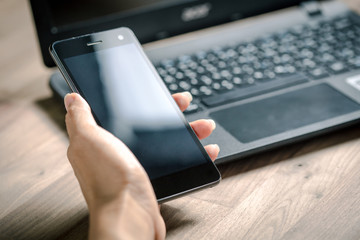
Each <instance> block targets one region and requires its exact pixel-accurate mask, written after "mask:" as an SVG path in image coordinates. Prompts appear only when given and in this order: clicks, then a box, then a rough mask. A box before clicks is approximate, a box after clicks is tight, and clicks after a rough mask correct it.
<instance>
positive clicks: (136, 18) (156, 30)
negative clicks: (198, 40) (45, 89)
mask: <svg viewBox="0 0 360 240" xmlns="http://www.w3.org/2000/svg"><path fill="white" fill-rule="evenodd" d="M47 1H48V0H30V5H31V9H32V12H33V17H34V22H35V25H36V30H37V35H38V40H39V44H40V49H41V53H42V57H43V61H44V64H45V65H46V66H48V67H53V66H55V64H54V62H53V60H52V59H51V57H50V54H49V51H48V48H49V46H50V44H51V43H53V42H54V41H57V40H61V39H65V38H70V37H74V36H78V35H83V34H88V33H92V32H97V31H104V30H108V29H112V28H116V27H120V26H125V27H129V28H131V29H132V30H133V31H134V32H135V34H136V36H137V38H138V39H139V41H140V42H141V43H142V44H143V43H147V42H151V41H155V40H158V39H161V38H166V37H171V36H176V35H179V34H182V33H186V32H191V31H195V30H199V29H202V28H206V27H211V26H215V25H219V24H223V23H226V22H230V21H234V20H238V19H243V18H246V17H251V16H255V15H258V14H262V13H266V12H270V11H275V10H278V9H282V8H286V7H290V6H294V5H297V4H300V3H301V2H302V0H272V1H263V0H252V1H231V0H209V1H205V0H194V1H189V0H184V2H183V3H178V4H174V5H169V6H168V7H166V8H164V7H162V8H160V7H159V8H154V7H153V8H151V9H149V10H148V11H142V12H140V13H136V12H135V13H134V14H126V16H124V15H122V14H120V13H119V15H118V17H115V18H112V20H110V21H98V22H97V21H88V22H87V24H81V25H77V26H75V25H74V27H72V28H70V29H69V30H64V31H54V26H53V25H52V15H51V11H50V8H49V7H48V4H47ZM199 6H208V8H209V9H208V10H209V14H207V15H206V16H204V17H200V18H195V19H193V20H190V21H184V20H182V18H181V15H182V14H183V13H184V11H186V10H189V9H191V8H194V7H195V8H196V7H199ZM149 23H151V24H149ZM149 26H150V27H149Z"/></svg>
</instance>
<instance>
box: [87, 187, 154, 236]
mask: <svg viewBox="0 0 360 240" xmlns="http://www.w3.org/2000/svg"><path fill="white" fill-rule="evenodd" d="M89 217H90V228H89V239H90V240H93V239H105V240H107V239H154V235H155V230H154V226H153V223H152V219H151V217H150V216H149V215H148V214H147V212H145V211H144V210H143V208H141V206H139V205H138V203H137V202H136V201H135V200H134V199H133V198H132V197H131V196H130V195H129V194H126V193H125V194H124V195H123V196H122V198H121V199H118V200H115V201H111V202H106V203H102V204H94V205H92V207H91V209H90V208H89Z"/></svg>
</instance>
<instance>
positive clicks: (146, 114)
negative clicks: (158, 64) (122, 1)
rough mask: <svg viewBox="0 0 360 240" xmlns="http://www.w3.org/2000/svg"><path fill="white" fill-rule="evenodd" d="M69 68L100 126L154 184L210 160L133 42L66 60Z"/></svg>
mask: <svg viewBox="0 0 360 240" xmlns="http://www.w3.org/2000/svg"><path fill="white" fill-rule="evenodd" d="M64 64H65V67H66V68H67V69H68V71H69V74H70V75H71V76H72V78H73V79H74V80H75V81H76V84H77V88H78V89H79V92H81V94H82V95H83V96H84V98H85V99H86V100H87V101H88V103H89V105H90V106H91V108H92V111H93V113H94V115H95V118H96V119H97V121H98V123H99V124H100V125H101V126H102V127H103V128H105V129H107V130H108V131H110V132H111V133H113V134H114V135H115V136H117V137H118V138H119V139H121V140H122V141H123V142H125V144H126V145H127V146H128V147H129V148H130V149H131V151H132V152H133V153H134V155H135V156H136V157H137V158H138V159H139V161H140V162H141V164H142V165H143V167H144V168H145V170H146V172H147V174H148V175H149V177H150V179H155V178H159V177H162V176H165V175H169V174H172V173H175V172H179V171H182V170H185V169H187V168H191V167H193V166H197V165H201V164H204V163H206V162H208V161H209V159H208V158H206V157H205V156H204V154H203V153H202V151H200V148H199V147H202V146H201V145H200V143H199V142H198V140H197V139H196V140H195V139H194V134H191V133H190V132H189V131H192V129H190V127H189V126H187V125H185V123H184V120H183V118H182V117H181V116H180V114H179V111H178V110H177V109H176V106H175V105H174V103H173V102H172V101H169V98H170V97H169V95H168V93H166V92H165V90H164V89H163V86H162V85H161V82H160V81H161V80H160V79H158V77H157V76H156V75H155V74H154V72H153V70H152V69H151V68H150V66H149V64H148V62H147V61H146V60H145V59H144V56H143V55H142V54H141V52H140V51H139V49H138V47H137V46H136V45H135V44H134V43H128V44H125V45H120V46H116V47H112V48H108V49H103V50H98V51H94V52H90V53H86V54H81V55H77V56H72V57H68V58H64ZM199 145H200V146H199Z"/></svg>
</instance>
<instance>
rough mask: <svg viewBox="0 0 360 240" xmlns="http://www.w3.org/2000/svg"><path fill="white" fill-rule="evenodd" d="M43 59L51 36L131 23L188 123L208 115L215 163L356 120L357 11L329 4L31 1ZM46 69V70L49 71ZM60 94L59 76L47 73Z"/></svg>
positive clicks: (359, 90) (359, 86) (359, 104)
mask: <svg viewBox="0 0 360 240" xmlns="http://www.w3.org/2000/svg"><path fill="white" fill-rule="evenodd" d="M30 4H31V7H32V12H33V16H34V22H35V25H36V29H37V33H38V38H39V44H40V48H41V52H42V56H43V60H44V64H45V65H46V66H48V67H53V66H55V64H54V63H53V62H52V60H51V58H50V55H49V52H48V47H49V45H50V43H52V42H53V41H55V40H59V39H63V38H68V37H72V36H76V35H80V34H86V33H90V32H96V31H102V30H107V29H111V28H115V27H120V26H127V27H129V28H131V29H132V30H133V31H134V32H135V34H136V36H137V37H138V38H139V40H140V42H141V43H142V44H143V46H144V48H145V51H146V53H147V55H148V56H149V58H150V59H151V61H152V62H153V64H154V66H155V67H156V69H157V71H158V73H159V74H160V76H161V77H162V79H163V80H164V82H165V83H166V85H167V86H168V88H169V90H170V92H172V93H175V92H181V91H189V92H191V93H192V95H193V97H194V100H193V102H192V104H191V105H190V106H189V108H188V110H187V111H185V113H184V114H185V116H186V117H187V119H188V120H189V121H192V120H195V119H200V118H212V119H214V120H215V121H216V123H217V128H216V130H215V131H214V133H213V134H212V135H211V136H210V137H209V138H207V139H205V140H203V141H202V143H203V144H209V143H217V144H219V146H220V148H221V152H220V155H219V158H218V160H217V163H222V162H226V161H232V160H237V159H240V158H242V157H245V156H248V155H251V154H255V153H258V152H261V151H265V150H269V149H272V148H275V147H279V146H282V145H285V144H289V143H293V142H295V141H299V140H303V139H306V138H309V137H313V136H316V135H319V134H325V133H328V132H330V131H333V130H335V129H339V128H342V127H345V126H349V125H351V124H356V123H358V122H359V119H360V16H359V15H358V14H356V13H354V12H352V11H351V10H349V9H348V8H347V7H346V6H345V5H344V4H343V3H341V2H338V1H319V2H318V1H310V2H304V1H301V0H268V1H263V0H252V1H244V0H239V1H230V0H208V1H204V0H148V1H140V0H123V1H113V0H102V1H97V0H86V1H85V0H78V1H71V0H62V1H60V0H58V1H55V0H30ZM54 71H55V70H54ZM50 86H51V87H52V89H53V90H54V92H55V93H57V94H58V95H59V96H64V95H65V94H66V93H67V91H69V90H68V89H67V86H66V83H65V81H64V80H63V79H62V77H61V75H60V74H59V73H58V72H56V71H55V72H54V74H53V75H52V77H51V80H50Z"/></svg>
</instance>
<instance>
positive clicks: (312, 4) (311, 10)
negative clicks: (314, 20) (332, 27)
mask: <svg viewBox="0 0 360 240" xmlns="http://www.w3.org/2000/svg"><path fill="white" fill-rule="evenodd" d="M301 7H302V8H303V9H304V10H305V12H306V13H307V14H308V16H309V17H318V16H321V15H322V11H321V6H320V3H319V2H317V1H305V2H303V3H301Z"/></svg>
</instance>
